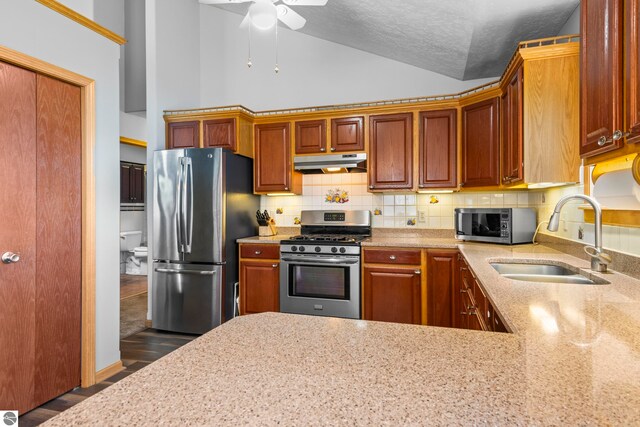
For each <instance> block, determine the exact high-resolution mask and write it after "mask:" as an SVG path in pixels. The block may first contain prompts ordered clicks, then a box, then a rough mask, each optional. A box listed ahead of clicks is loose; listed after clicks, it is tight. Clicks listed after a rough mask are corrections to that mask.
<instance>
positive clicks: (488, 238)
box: [454, 209, 511, 243]
mask: <svg viewBox="0 0 640 427" xmlns="http://www.w3.org/2000/svg"><path fill="white" fill-rule="evenodd" d="M509 218H510V215H509V212H508V211H505V210H502V209H456V210H455V221H454V222H455V227H456V239H460V240H471V241H478V242H490V243H510V240H511V239H510V238H509V236H510V234H511V233H510V232H509V231H510V230H509V228H510V227H509V224H510V220H509Z"/></svg>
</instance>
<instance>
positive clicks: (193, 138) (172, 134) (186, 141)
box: [167, 121, 200, 148]
mask: <svg viewBox="0 0 640 427" xmlns="http://www.w3.org/2000/svg"><path fill="white" fill-rule="evenodd" d="M199 145H200V122H197V121H194V122H176V123H169V126H168V132H167V148H197V147H198V146H199Z"/></svg>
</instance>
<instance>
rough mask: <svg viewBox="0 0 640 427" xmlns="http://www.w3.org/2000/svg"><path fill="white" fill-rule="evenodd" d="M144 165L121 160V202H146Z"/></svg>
mask: <svg viewBox="0 0 640 427" xmlns="http://www.w3.org/2000/svg"><path fill="white" fill-rule="evenodd" d="M145 185H146V180H145V172H144V165H141V164H137V163H128V162H120V203H144V192H145Z"/></svg>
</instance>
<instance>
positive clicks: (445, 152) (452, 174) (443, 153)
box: [418, 110, 458, 188]
mask: <svg viewBox="0 0 640 427" xmlns="http://www.w3.org/2000/svg"><path fill="white" fill-rule="evenodd" d="M457 120H458V113H457V111H456V110H443V111H425V112H423V113H420V180H419V182H418V187H420V188H455V187H456V186H457V185H458V179H457V173H458V168H457V158H456V146H457Z"/></svg>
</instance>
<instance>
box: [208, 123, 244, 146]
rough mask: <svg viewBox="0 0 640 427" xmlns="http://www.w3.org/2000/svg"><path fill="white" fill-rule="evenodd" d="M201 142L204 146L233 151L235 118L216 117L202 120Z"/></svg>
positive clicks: (234, 144) (235, 142) (235, 143)
mask: <svg viewBox="0 0 640 427" xmlns="http://www.w3.org/2000/svg"><path fill="white" fill-rule="evenodd" d="M202 130H203V144H204V146H205V147H222V148H227V149H229V150H232V151H235V150H236V149H237V145H238V144H237V141H236V119H234V118H227V119H216V120H205V121H204V122H202Z"/></svg>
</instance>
